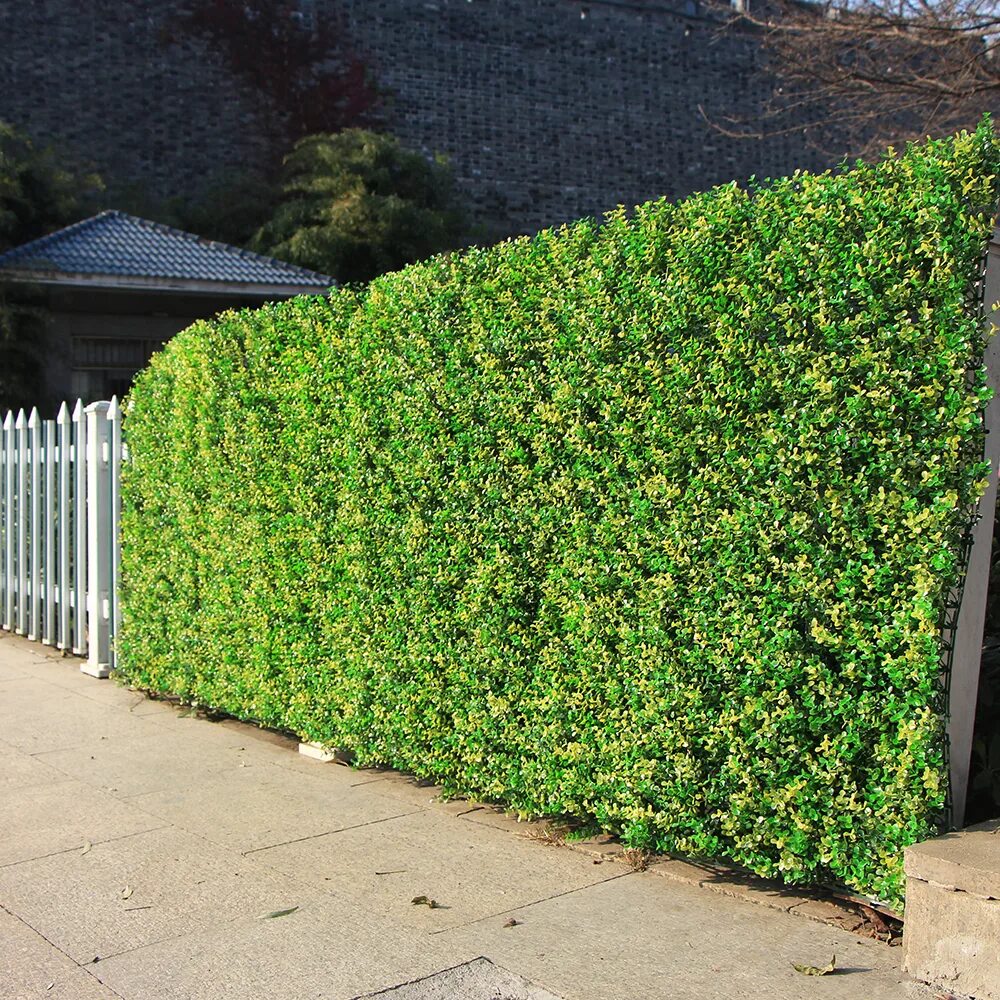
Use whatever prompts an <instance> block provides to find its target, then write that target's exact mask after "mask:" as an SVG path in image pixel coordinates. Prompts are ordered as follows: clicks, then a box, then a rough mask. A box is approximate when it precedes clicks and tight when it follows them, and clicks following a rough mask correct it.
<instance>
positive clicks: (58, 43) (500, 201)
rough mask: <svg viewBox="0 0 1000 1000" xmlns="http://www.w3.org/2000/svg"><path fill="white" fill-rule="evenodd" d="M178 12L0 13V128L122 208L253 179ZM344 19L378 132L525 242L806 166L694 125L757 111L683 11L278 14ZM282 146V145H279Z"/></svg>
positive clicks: (808, 164)
mask: <svg viewBox="0 0 1000 1000" xmlns="http://www.w3.org/2000/svg"><path fill="white" fill-rule="evenodd" d="M179 6H180V3H179V0H129V2H128V3H122V2H120V0H88V2H87V3H84V4H79V3H74V2H72V0H32V2H31V3H28V4H25V3H19V2H15V0H0V38H2V39H3V45H2V46H0V119H4V120H8V121H10V122H12V123H14V124H15V125H18V126H20V127H23V128H24V130H25V131H26V132H27V133H28V134H29V135H30V136H32V137H33V138H35V139H36V140H38V141H42V142H53V143H56V144H58V146H59V148H61V149H62V150H64V151H66V152H67V153H69V154H71V155H73V156H75V157H77V158H79V159H80V160H82V161H84V162H86V163H88V164H89V165H91V166H93V167H94V168H95V169H96V170H98V171H99V172H100V173H101V174H102V175H103V176H104V177H105V179H106V181H107V182H108V185H109V188H110V189H111V191H112V193H117V192H130V193H131V194H132V195H133V196H135V195H136V194H138V195H139V201H138V202H137V201H136V199H135V197H133V198H132V200H131V201H130V202H129V203H130V204H133V205H134V204H139V205H140V206H141V204H142V197H143V196H144V197H146V198H147V199H148V201H149V204H151V205H152V204H155V203H156V201H157V200H158V199H160V200H162V199H166V198H170V197H177V196H181V197H183V196H192V195H193V196H197V194H198V193H199V192H200V191H203V190H205V189H206V188H207V187H208V186H209V185H211V184H213V183H218V182H219V181H224V180H225V179H226V178H227V177H232V176H234V175H235V174H236V173H238V172H240V171H243V170H245V169H247V168H248V167H249V168H253V167H254V166H261V165H263V164H264V163H265V162H266V160H267V155H268V149H269V147H271V143H270V140H269V132H271V133H273V130H274V120H273V116H272V115H270V114H269V113H268V111H267V108H266V107H264V106H262V104H261V99H260V97H259V95H257V94H256V93H254V92H253V91H252V90H250V89H249V88H248V87H247V85H246V84H245V83H244V82H243V81H241V80H239V79H236V78H234V77H233V75H232V74H231V73H230V72H229V71H228V69H227V63H226V61H225V59H224V58H223V56H222V55H221V54H220V53H219V52H217V51H213V50H212V49H211V48H210V46H209V45H208V44H207V43H206V42H205V41H203V40H202V39H200V38H197V37H191V36H190V35H183V34H182V35H178V33H177V32H175V31H171V30H170V19H171V17H172V16H173V15H174V14H176V11H177V9H178V7H179ZM289 6H290V7H295V6H298V7H299V8H301V10H300V11H299V12H298V13H300V15H301V16H302V17H305V18H309V19H313V18H323V17H330V16H332V12H333V10H334V9H336V10H341V11H344V12H345V13H346V15H347V19H348V23H349V27H350V36H351V38H352V39H353V42H354V45H355V47H356V49H357V50H358V51H359V52H360V53H361V54H362V55H363V56H364V57H365V59H366V60H367V62H368V63H369V65H370V66H371V68H372V70H373V72H374V75H375V78H376V80H377V82H378V84H379V86H380V87H381V88H382V89H383V90H384V91H385V92H386V93H387V96H386V99H385V101H384V105H383V111H382V115H383V118H384V125H385V127H386V128H387V129H389V130H391V131H392V132H394V133H395V134H396V135H398V136H399V137H400V138H401V139H402V140H403V142H404V143H406V144H407V145H409V146H411V147H413V148H416V149H420V150H423V151H425V152H427V153H437V152H440V153H444V154H446V155H447V156H449V157H450V159H451V162H452V165H453V167H454V169H455V172H456V175H457V177H458V179H459V181H460V183H461V185H462V188H463V189H464V190H465V192H466V193H467V195H468V196H469V198H470V200H471V202H472V205H473V207H474V211H475V214H476V215H477V216H478V218H479V219H481V220H487V221H489V222H490V223H491V229H492V230H493V231H495V232H497V233H502V232H509V233H514V232H530V231H534V230H536V229H538V228H540V227H542V226H545V225H549V224H554V223H559V222H563V221H567V220H570V219H573V218H576V217H579V216H583V215H600V214H601V213H603V212H604V211H606V210H608V209H610V208H613V207H614V206H616V205H618V204H620V203H621V204H625V205H632V204H636V203H639V202H641V201H645V200H647V199H650V198H655V197H659V196H661V195H666V196H668V197H670V198H676V197H680V196H683V195H685V194H688V193H690V192H691V191H694V190H700V189H703V188H705V187H708V186H711V185H713V184H717V183H721V182H725V181H728V180H733V179H736V180H743V179H745V178H747V177H748V176H750V175H757V176H772V175H776V174H783V173H787V172H789V171H791V170H793V169H795V168H796V167H805V168H816V167H821V166H824V165H825V164H823V163H820V162H818V161H817V155H816V154H815V153H814V152H812V151H811V150H810V149H809V148H808V147H807V146H806V144H805V143H804V142H803V140H802V139H801V138H799V137H797V136H785V137H778V138H774V139H769V140H737V139H732V138H728V137H726V136H725V135H723V134H722V133H720V132H719V131H718V130H717V129H714V128H713V127H712V125H711V124H709V121H707V120H706V117H707V118H708V119H710V120H716V121H720V120H722V118H723V117H725V116H727V115H737V116H744V117H746V116H751V117H752V116H753V115H754V114H755V113H756V112H759V110H760V108H761V105H762V101H763V99H764V97H765V96H766V94H767V93H769V89H770V87H769V83H768V81H767V80H766V79H765V77H764V76H763V74H762V72H761V70H760V69H759V61H760V53H759V49H758V44H757V43H756V42H755V40H754V38H753V37H752V36H750V35H748V34H746V33H739V32H735V31H731V30H723V29H722V20H721V19H720V17H719V16H718V14H712V13H710V12H707V11H706V10H705V9H703V8H702V7H701V5H700V4H699V3H698V0H677V2H676V3H674V2H668V0H664V2H662V3H661V2H655V0H636V2H627V0H589V2H580V0H434V2H427V0H290V3H289ZM279 144H280V140H279Z"/></svg>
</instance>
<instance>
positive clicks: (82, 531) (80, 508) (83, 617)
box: [70, 399, 87, 656]
mask: <svg viewBox="0 0 1000 1000" xmlns="http://www.w3.org/2000/svg"><path fill="white" fill-rule="evenodd" d="M70 454H71V456H72V461H73V549H72V553H73V554H72V562H73V633H72V634H73V646H72V649H73V652H74V653H76V654H77V655H78V656H84V655H85V654H86V652H87V631H86V621H87V464H86V463H87V421H86V417H85V416H84V413H83V402H82V401H81V400H79V399H78V400H77V401H76V406H75V407H74V408H73V448H72V451H71V453H70Z"/></svg>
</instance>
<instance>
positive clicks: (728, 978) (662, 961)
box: [0, 637, 933, 1000]
mask: <svg viewBox="0 0 1000 1000" xmlns="http://www.w3.org/2000/svg"><path fill="white" fill-rule="evenodd" d="M33 648H35V647H33V646H32V645H31V644H29V643H27V642H26V641H25V640H23V639H19V638H14V639H12V638H9V637H8V638H5V639H4V640H3V641H2V642H0V677H6V678H7V680H6V681H4V682H2V683H3V689H2V691H0V781H2V780H3V778H4V776H6V778H7V787H6V788H4V789H3V793H2V794H0V833H2V836H0V906H6V907H7V908H8V910H10V911H11V912H12V913H13V914H14V916H15V917H16V918H18V920H19V921H20V922H19V924H18V925H17V927H16V928H15V929H14V930H13V931H11V932H9V933H7V927H5V926H4V925H3V923H0V1000H6V994H5V993H4V992H3V990H4V989H7V990H8V992H9V991H11V990H14V989H17V990H18V991H20V992H19V993H13V994H12V995H13V996H17V997H18V1000H20V995H21V994H22V993H23V994H24V995H27V996H31V997H33V998H34V997H38V996H40V997H42V998H47V997H48V996H49V995H59V994H58V993H52V992H51V991H48V990H47V989H46V990H45V992H43V993H36V992H34V991H35V990H36V987H35V985H34V983H35V979H37V977H38V975H39V974H41V975H43V977H46V976H47V978H48V981H49V982H53V983H56V984H57V985H58V983H60V982H61V981H62V980H61V979H60V976H64V977H66V981H67V983H71V984H72V985H74V986H76V987H77V988H76V989H75V990H73V991H70V990H69V989H68V988H67V990H66V991H65V992H64V995H66V996H71V997H73V1000H90V997H91V996H95V997H97V998H99V1000H106V997H107V995H108V994H107V991H108V990H110V991H111V994H112V995H114V996H116V997H119V998H121V1000H172V998H176V1000H181V998H183V1000H199V998H204V1000H209V998H210V1000H228V998H232V1000H236V998H239V1000H256V998H260V1000H264V998H267V1000H280V998H283V997H287V998H289V1000H291V998H294V1000H305V998H309V997H316V998H318V997H326V998H327V1000H329V998H337V1000H354V998H357V997H361V996H364V995H366V994H375V995H377V994H378V992H379V991H383V993H384V991H387V990H396V991H397V994H398V995H400V996H401V997H403V998H404V1000H418V998H419V1000H425V997H426V998H427V1000H430V998H434V1000H437V995H436V994H434V993H433V992H427V991H429V990H431V989H432V988H436V986H435V984H441V983H448V982H449V976H450V977H451V980H452V985H453V987H454V989H453V995H448V994H444V995H443V996H441V1000H444V996H447V997H448V1000H457V998H458V997H462V998H463V1000H465V996H464V995H463V993H462V992H458V991H459V990H465V994H467V995H468V1000H480V997H479V996H477V995H476V994H475V993H474V992H470V991H472V990H474V989H477V988H478V985H483V986H486V985H487V980H488V978H489V976H490V975H492V974H493V972H494V971H496V970H498V969H499V970H506V972H505V973H503V974H509V976H510V977H514V979H512V980H511V982H514V983H515V984H523V983H529V984H530V985H531V988H532V989H536V990H541V991H548V992H549V993H551V994H552V995H554V996H555V997H559V998H561V1000H645V998H650V1000H652V998H654V997H655V998H656V1000H688V998H691V1000H694V998H697V1000H714V998H718V1000H722V998H725V1000H745V998H750V997H754V998H757V997H760V998H767V1000H801V998H807V1000H808V998H812V997H821V998H824V1000H826V998H829V1000H848V998H855V997H856V998H859V1000H860V998H864V1000H869V998H870V1000H902V998H907V997H928V996H933V993H929V992H928V991H926V990H925V989H923V988H922V987H920V986H918V985H917V984H914V983H906V982H904V978H905V977H903V975H902V974H901V973H900V971H899V963H900V958H901V955H900V951H901V949H890V948H887V947H886V946H885V945H883V944H881V943H878V942H874V941H871V940H867V939H858V938H857V937H855V936H854V935H853V934H849V933H847V932H846V931H845V930H844V929H842V928H834V927H829V926H826V925H824V924H821V923H817V922H816V921H814V920H809V919H806V918H805V917H804V916H798V915H796V914H795V913H788V912H782V911H781V910H780V909H778V910H775V909H768V908H765V907H763V906H760V905H755V904H754V903H753V902H751V901H750V900H752V899H757V900H760V901H764V902H768V903H770V904H771V905H775V904H776V903H777V904H778V905H780V906H782V907H784V906H786V905H787V903H788V901H787V899H786V898H785V897H783V896H780V895H778V897H777V899H776V898H775V897H774V895H773V890H771V889H770V888H768V887H766V886H764V885H762V884H760V883H757V882H754V883H753V885H752V886H751V887H750V890H749V891H747V892H744V893H742V894H741V896H740V898H731V897H729V896H725V895H721V894H719V893H718V892H709V891H707V890H706V888H704V886H705V885H708V884H711V880H712V879H713V878H714V877H715V876H714V875H713V874H712V872H711V871H708V872H706V870H705V869H704V868H703V867H697V868H696V866H686V867H683V868H681V867H677V866H681V865H685V863H684V862H665V863H664V864H666V865H667V866H668V867H669V866H670V865H673V866H674V867H671V868H670V869H669V875H670V877H667V878H663V877H658V876H657V875H654V874H652V873H650V872H647V873H642V874H640V873H636V872H633V871H631V870H629V868H628V867H627V866H625V865H622V864H619V863H617V862H616V861H615V860H613V858H611V857H610V856H607V855H611V854H615V853H618V850H619V846H616V845H614V844H613V843H612V844H609V843H608V842H607V841H606V840H604V839H601V838H598V839H597V840H595V842H594V843H593V844H589V845H583V847H581V848H580V851H576V852H574V851H569V850H566V849H565V848H560V847H557V846H554V845H553V844H549V843H546V838H547V834H546V832H545V829H544V828H543V827H534V826H532V825H531V824H527V823H517V822H515V821H514V820H512V818H511V817H508V816H506V815H504V814H503V813H502V812H497V811H495V810H493V809H492V808H489V807H478V806H476V805H475V804H474V803H466V802H451V803H442V802H440V801H439V800H437V799H436V795H437V791H438V790H437V789H436V788H434V787H433V786H423V785H420V784H418V783H415V782H413V781H412V780H410V779H407V778H405V777H404V776H397V775H394V774H390V773H386V772H383V771H379V770H366V771H355V770H352V769H350V768H348V767H342V766H339V765H336V764H318V763H314V762H310V761H307V760H306V759H305V758H303V757H302V756H301V755H300V754H298V753H297V748H295V745H294V744H292V746H288V743H289V741H288V740H287V738H286V737H283V736H277V735H275V734H268V733H263V732H261V731H260V730H256V729H255V728H254V727H252V726H246V725H240V724H237V723H233V722H229V721H226V722H221V723H213V722H209V721H207V720H205V719H204V718H200V717H198V716H197V715H195V714H191V713H188V714H184V713H182V712H179V711H178V710H177V709H176V708H174V707H173V706H171V705H167V704H164V703H162V702H155V701H149V700H146V699H143V698H140V696H139V695H138V693H136V692H130V691H127V690H124V689H116V688H114V686H113V685H112V684H111V683H110V682H108V681H98V680H94V679H91V678H85V677H83V675H79V676H78V674H79V661H78V660H73V659H72V658H67V659H65V660H63V659H61V658H59V657H54V656H51V655H49V654H48V653H46V654H44V655H38V654H37V653H32V652H31V649H33ZM4 671H6V672H4ZM88 685H93V687H88ZM91 757H93V761H91ZM57 767H58V768H62V769H63V773H65V774H67V775H69V774H71V775H73V777H66V778H65V779H64V780H52V775H51V773H50V772H49V771H48V770H46V769H55V768H57ZM39 768H41V770H39ZM108 788H114V789H115V791H114V792H108V791H106V789H108ZM513 834H518V836H514V835H513ZM533 834H534V837H533ZM533 840H534V842H532V841H533ZM86 842H89V843H90V845H91V846H90V847H89V848H88V849H87V850H86V852H84V851H83V850H82V848H83V846H84V844H85V843H86ZM582 851H589V852H590V855H592V856H588V854H586V853H582ZM661 867H663V866H662V865H657V866H656V868H657V869H659V868H661ZM376 872H386V873H387V874H384V875H377V874H376ZM388 873H392V874H388ZM664 874H668V872H667V871H666V870H665V871H664ZM611 876H614V877H611ZM690 881H694V882H696V884H693V885H692V884H688V883H689V882H690ZM126 886H127V887H128V889H127V890H126V891H125V892H123V890H125V889H126ZM419 895H425V896H427V897H428V898H430V899H435V900H437V902H438V903H440V906H439V907H437V908H433V909H432V908H429V907H427V906H425V905H414V904H413V903H412V899H413V898H414V897H415V896H419ZM292 908H295V909H294V910H293V912H291V913H289V914H287V915H285V916H280V917H273V918H271V919H260V918H261V916H262V915H263V914H264V913H268V912H270V913H274V912H276V911H279V910H282V909H292ZM800 908H801V907H800V905H799V904H795V909H796V910H798V909H800ZM3 912H4V911H0V917H2V915H3ZM810 914H811V915H814V916H816V915H819V916H822V914H820V913H818V911H817V912H813V911H812V910H810ZM29 925H30V926H29ZM32 935H34V936H32ZM834 952H836V954H837V956H838V963H837V964H838V968H839V970H840V971H838V973H837V974H836V975H833V976H824V977H804V976H801V975H800V974H798V973H796V972H795V971H794V970H793V969H792V967H791V966H792V963H793V962H801V963H809V964H813V965H822V964H825V963H826V962H828V961H829V959H830V955H831V954H833V953H834ZM26 955H27V956H28V957H24V956H26ZM95 956H97V957H98V958H99V960H98V961H97V962H94V961H93V959H94V957H95ZM74 959H79V960H80V963H81V964H83V965H84V968H82V969H80V968H76V967H75V966H74V964H73V961H74ZM477 960H481V961H478V963H477ZM5 963H6V964H5ZM67 963H69V964H67ZM21 966H23V967H24V968H25V969H26V970H28V971H27V972H25V973H23V974H21V973H19V974H20V975H21V979H13V978H12V974H11V973H9V972H8V973H7V977H6V978H7V980H8V982H14V983H16V984H17V985H16V986H8V984H7V983H5V982H3V979H2V975H3V970H4V969H6V968H11V967H13V968H20V967H21ZM460 966H461V967H465V968H466V972H462V973H459V972H456V971H454V970H455V969H457V968H458V967H460ZM476 969H478V970H479V973H481V974H482V975H481V977H480V980H479V981H478V985H477V980H476V977H475V975H473V974H472V972H470V971H469V970H476ZM32 970H34V971H32ZM449 970H452V971H451V972H449ZM26 976H27V978H25V977H26ZM81 976H84V977H86V978H80V977H81ZM463 976H464V977H466V979H465V980H463V979H462V978H461V977H463ZM32 977H34V978H32ZM470 977H471V978H470ZM98 980H100V982H101V983H102V986H100V987H97V989H98V992H97V993H93V990H94V989H95V986H94V983H95V982H97V981H98ZM25 984H26V985H25ZM47 985H48V983H47V982H46V983H45V984H43V988H44V987H47ZM404 985H406V986H407V988H409V990H410V994H412V995H410V996H407V994H406V993H400V992H399V988H400V987H401V986H404ZM466 987H468V988H466ZM498 988H500V987H498ZM55 989H56V987H55V986H54V987H53V990H55ZM420 989H423V990H424V991H425V992H424V993H423V994H421V993H420V992H419V990H420ZM25 990H27V991H28V992H27V993H25V992H24V991H25ZM415 991H416V992H415ZM439 994H440V990H439ZM385 995H386V996H391V994H385ZM501 995H502V993H501ZM487 996H488V997H489V1000H496V995H495V991H494V993H493V994H487ZM512 996H517V994H512ZM393 1000H394V998H393ZM483 1000H486V997H484V998H483ZM519 1000H520V998H519ZM533 1000H535V998H533Z"/></svg>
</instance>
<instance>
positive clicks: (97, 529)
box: [0, 398, 123, 677]
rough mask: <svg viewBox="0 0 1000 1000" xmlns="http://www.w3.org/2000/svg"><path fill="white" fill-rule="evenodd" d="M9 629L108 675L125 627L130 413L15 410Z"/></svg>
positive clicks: (4, 617)
mask: <svg viewBox="0 0 1000 1000" xmlns="http://www.w3.org/2000/svg"><path fill="white" fill-rule="evenodd" d="M0 445H2V447H0V625H2V627H3V628H4V629H6V630H7V631H9V632H16V633H17V634H18V635H23V636H26V637H27V638H28V639H33V640H35V641H37V642H42V643H45V644H46V645H48V646H54V647H55V648H56V649H64V650H67V651H69V652H71V653H75V654H77V655H78V656H86V657H87V662H86V663H85V664H84V665H83V666H82V667H81V670H83V671H84V673H87V674H90V675H92V676H94V677H107V676H108V675H109V674H110V672H111V670H112V668H113V667H114V638H115V635H116V634H117V632H118V623H119V621H120V616H119V609H118V586H117V584H118V579H119V562H120V554H121V550H120V546H119V542H118V538H119V531H118V526H119V521H120V517H121V494H120V489H119V484H120V482H121V463H122V458H123V445H122V424H121V407H120V405H119V403H118V400H117V398H112V400H111V402H110V403H108V402H100V403H91V404H90V405H89V406H87V407H86V408H85V407H84V406H83V404H82V402H81V401H80V400H77V402H76V406H75V408H74V409H73V411H72V413H71V412H70V410H69V407H68V406H67V405H66V404H65V403H63V404H62V406H61V407H60V410H59V415H58V417H57V418H56V419H55V420H42V419H41V418H40V417H39V415H38V410H37V409H33V410H32V411H31V413H30V414H25V412H24V410H21V411H20V412H19V413H17V414H16V415H15V414H14V413H13V412H12V411H8V412H7V415H6V417H5V418H4V421H3V432H2V436H0Z"/></svg>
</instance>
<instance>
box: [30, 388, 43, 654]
mask: <svg viewBox="0 0 1000 1000" xmlns="http://www.w3.org/2000/svg"><path fill="white" fill-rule="evenodd" d="M28 464H29V470H28V471H29V483H30V485H29V490H30V492H31V506H30V511H31V514H30V521H29V524H28V539H29V543H28V573H29V576H30V579H31V593H30V600H29V602H28V638H29V639H33V640H34V641H35V642H40V641H41V638H42V418H41V417H40V416H39V414H38V407H36V406H33V407H32V408H31V416H30V417H28Z"/></svg>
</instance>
